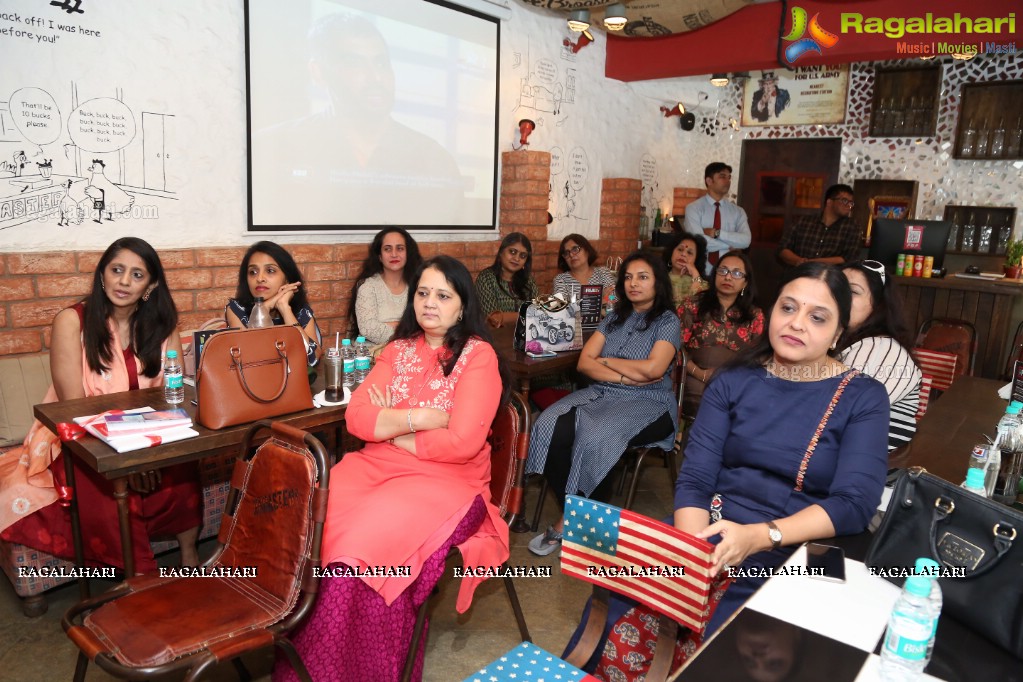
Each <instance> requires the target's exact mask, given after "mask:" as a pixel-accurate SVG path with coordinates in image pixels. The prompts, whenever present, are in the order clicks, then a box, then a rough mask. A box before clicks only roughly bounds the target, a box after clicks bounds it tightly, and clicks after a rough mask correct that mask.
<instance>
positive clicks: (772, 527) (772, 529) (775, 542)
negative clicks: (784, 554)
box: [767, 521, 781, 549]
mask: <svg viewBox="0 0 1023 682" xmlns="http://www.w3.org/2000/svg"><path fill="white" fill-rule="evenodd" d="M767 537H769V538H771V549H778V548H779V547H781V530H779V529H778V526H777V525H776V524H775V523H774V521H768V522H767Z"/></svg>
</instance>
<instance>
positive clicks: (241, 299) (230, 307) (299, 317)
mask: <svg viewBox="0 0 1023 682" xmlns="http://www.w3.org/2000/svg"><path fill="white" fill-rule="evenodd" d="M256 297H261V298H262V299H263V302H264V303H265V304H266V309H267V310H269V311H270V317H271V318H273V322H274V324H287V325H297V326H298V328H299V330H300V331H301V332H302V336H303V338H304V341H305V345H306V346H305V347H306V360H307V362H308V363H309V366H310V367H312V366H313V365H315V364H316V362H317V361H318V360H319V358H320V344H321V343H322V339H321V338H320V328H319V327H317V326H316V318H314V317H313V311H312V309H311V308H310V307H309V302H308V301H307V300H306V296H305V290H303V289H302V273H301V272H299V270H298V265H296V264H295V259H294V258H292V257H291V254H290V253H288V252H287V251H285V250H284V248H283V247H282V246H281V245H280V244H275V243H274V242H267V241H263V242H256V243H255V244H253V245H252V246H250V247H249V250H248V251H246V252H245V257H244V258H242V265H241V267H240V268H238V289H237V290H236V291H235V294H234V298H232V299H230V300H229V301H228V302H227V308H226V309H225V310H224V318H225V319H226V320H227V326H229V327H248V326H249V312H250V311H251V310H252V304H253V303H255V300H256Z"/></svg>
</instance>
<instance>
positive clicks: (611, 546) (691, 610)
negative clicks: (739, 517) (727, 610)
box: [561, 495, 714, 632]
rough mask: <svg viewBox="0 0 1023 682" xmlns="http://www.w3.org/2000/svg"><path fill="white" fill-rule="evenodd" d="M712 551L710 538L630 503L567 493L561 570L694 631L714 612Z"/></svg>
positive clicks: (701, 629) (701, 627)
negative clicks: (622, 505) (626, 506)
mask: <svg viewBox="0 0 1023 682" xmlns="http://www.w3.org/2000/svg"><path fill="white" fill-rule="evenodd" d="M713 551H714V546H713V545H711V544H710V543H709V542H707V541H706V540H700V539H698V538H696V537H694V536H692V535H689V534H688V533H683V532H682V531H680V530H678V529H676V528H674V527H673V526H669V525H667V524H665V523H661V522H660V521H655V520H654V519H651V518H648V517H646V516H642V515H640V514H636V513H635V512H631V511H629V510H628V509H619V508H618V507H612V506H611V505H607V504H602V503H600V502H594V501H593V500H588V499H586V498H583V497H576V496H574V495H567V496H566V497H565V527H564V529H563V531H562V542H561V572H562V573H565V574H568V575H572V576H575V577H577V578H582V579H583V580H586V581H588V582H591V583H593V584H595V585H600V586H601V587H606V588H608V589H609V590H612V591H614V592H617V593H618V594H622V595H625V596H627V597H631V598H632V599H635V600H636V601H638V602H640V603H641V604H643V605H645V606H647V607H649V608H651V609H653V610H654V611H657V612H658V613H663V614H664V615H666V616H668V617H669V618H671V619H672V620H675V621H677V622H678V623H680V624H681V625H683V626H685V627H687V628H689V629H691V630H693V631H695V632H702V631H703V627H704V625H706V623H707V620H708V618H709V616H710V611H709V602H710V594H711V583H712V581H713V578H714V576H713V575H711V573H710V570H711V564H712V562H711V554H712V553H713ZM680 569H682V570H680Z"/></svg>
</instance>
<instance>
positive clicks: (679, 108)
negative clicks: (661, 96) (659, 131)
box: [661, 102, 686, 118]
mask: <svg viewBox="0 0 1023 682" xmlns="http://www.w3.org/2000/svg"><path fill="white" fill-rule="evenodd" d="M661 113H662V114H664V118H671V117H672V116H681V115H682V114H684V113H686V107H685V105H684V104H682V102H678V103H677V104H675V106H673V107H672V108H671V109H669V108H668V107H661Z"/></svg>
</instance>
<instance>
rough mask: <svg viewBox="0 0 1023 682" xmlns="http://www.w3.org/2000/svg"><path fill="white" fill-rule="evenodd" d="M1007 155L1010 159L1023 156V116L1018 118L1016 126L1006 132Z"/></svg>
mask: <svg viewBox="0 0 1023 682" xmlns="http://www.w3.org/2000/svg"><path fill="white" fill-rule="evenodd" d="M1005 156H1006V157H1008V158H1010V159H1013V158H1015V159H1018V158H1020V157H1023V116H1020V117H1019V118H1017V119H1016V127H1015V128H1013V129H1012V130H1009V131H1008V132H1007V134H1006V141H1005Z"/></svg>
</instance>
